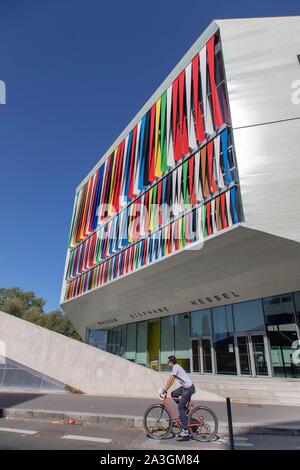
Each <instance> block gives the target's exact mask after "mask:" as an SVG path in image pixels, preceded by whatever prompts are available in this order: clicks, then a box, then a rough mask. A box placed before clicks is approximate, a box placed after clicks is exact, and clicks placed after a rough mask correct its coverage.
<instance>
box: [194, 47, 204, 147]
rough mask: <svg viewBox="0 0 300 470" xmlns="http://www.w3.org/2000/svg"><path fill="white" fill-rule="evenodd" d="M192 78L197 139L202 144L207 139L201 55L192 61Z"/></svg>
mask: <svg viewBox="0 0 300 470" xmlns="http://www.w3.org/2000/svg"><path fill="white" fill-rule="evenodd" d="M192 78H193V96H194V108H195V121H196V138H197V140H199V141H200V142H202V140H204V139H205V134H204V126H203V120H202V115H201V108H200V101H199V55H198V54H197V55H196V56H195V57H194V58H193V60H192Z"/></svg>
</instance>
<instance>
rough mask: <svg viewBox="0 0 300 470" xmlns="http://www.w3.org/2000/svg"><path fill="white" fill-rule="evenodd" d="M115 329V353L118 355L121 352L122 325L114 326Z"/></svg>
mask: <svg viewBox="0 0 300 470" xmlns="http://www.w3.org/2000/svg"><path fill="white" fill-rule="evenodd" d="M116 330H117V335H116V355H117V356H120V352H121V334H122V327H121V326H119V327H118V328H116Z"/></svg>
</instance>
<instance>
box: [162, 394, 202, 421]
mask: <svg viewBox="0 0 300 470" xmlns="http://www.w3.org/2000/svg"><path fill="white" fill-rule="evenodd" d="M179 400H180V398H178V397H174V398H168V397H167V396H166V397H165V398H162V402H163V404H164V405H165V407H166V408H167V409H168V411H169V412H170V414H171V416H172V418H173V422H177V423H179V424H180V426H181V424H182V423H181V419H180V417H179V416H178V415H177V414H176V413H175V411H174V410H173V408H172V407H171V406H170V405H169V403H168V402H172V401H179ZM192 408H195V407H194V405H193V403H192V402H191V401H190V400H189V402H188V403H187V408H186V413H187V415H189V413H190V412H191V410H192ZM201 418H203V417H202V416H201ZM199 424H200V425H203V424H204V422H203V423H199ZM199 424H190V425H189V427H197V426H199Z"/></svg>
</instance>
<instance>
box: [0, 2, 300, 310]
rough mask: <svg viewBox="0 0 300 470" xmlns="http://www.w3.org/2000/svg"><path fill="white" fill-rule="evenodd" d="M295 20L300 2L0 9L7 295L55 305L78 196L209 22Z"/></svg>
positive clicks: (1, 237) (1, 211)
mask: <svg viewBox="0 0 300 470" xmlns="http://www.w3.org/2000/svg"><path fill="white" fill-rule="evenodd" d="M297 14H300V4H299V0H285V1H282V0H270V1H269V0H259V1H258V0H252V1H251V2H245V1H241V0H240V1H230V0H228V1H226V2H225V1H219V0H214V1H209V2H207V7H205V2H204V1H200V0H198V1H196V0H181V1H179V0H151V1H142V0H139V1H138V0H127V1H121V0H119V1H114V0H110V1H102V0H0V80H3V81H5V83H6V87H7V104H6V105H0V165H1V166H0V221H1V225H0V227H1V231H0V242H1V243H0V287H11V286H20V287H22V288H24V289H28V290H34V291H35V292H36V293H37V294H38V295H39V296H42V297H44V298H45V299H46V300H47V304H46V310H47V311H49V310H51V309H55V308H56V307H57V306H58V303H59V295H60V288H61V282H62V276H63V269H64V263H65V254H66V247H67V239H68V233H69V226H70V219H71V211H72V205H73V199H74V191H75V188H76V186H77V185H78V184H79V182H80V181H81V180H82V179H83V178H84V176H85V175H86V174H87V173H88V172H89V171H90V169H91V168H92V167H93V166H94V165H95V164H96V162H97V161H98V160H99V158H100V157H101V155H102V154H103V153H104V152H105V151H106V150H107V148H108V147H109V146H110V145H111V143H112V142H113V140H114V139H115V138H116V137H117V136H118V135H119V134H120V132H121V131H122V130H123V128H124V127H125V126H126V125H127V124H128V122H129V121H130V119H131V118H132V117H133V116H134V115H135V114H136V112H137V111H138V110H139V109H140V108H141V106H142V105H143V104H144V103H145V101H146V100H147V99H148V98H149V97H150V96H151V94H152V93H153V92H154V91H155V89H156V88H157V87H158V85H159V84H160V83H161V82H162V81H163V80H164V78H165V77H166V76H167V74H168V73H169V72H170V71H171V69H172V68H173V67H174V66H175V65H176V63H177V62H178V61H179V59H180V58H181V57H182V56H183V55H184V53H185V52H186V51H187V49H188V48H189V47H190V46H191V45H192V43H193V42H194V41H195V39H197V37H198V36H199V35H200V33H201V32H202V31H203V29H204V28H205V27H206V26H207V25H208V24H209V23H210V21H211V20H213V19H214V18H234V17H251V16H286V15H297ZM299 52H300V51H299Z"/></svg>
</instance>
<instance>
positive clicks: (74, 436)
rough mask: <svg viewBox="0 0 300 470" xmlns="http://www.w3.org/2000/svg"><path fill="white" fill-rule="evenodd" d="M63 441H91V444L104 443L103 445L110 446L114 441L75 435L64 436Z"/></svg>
mask: <svg viewBox="0 0 300 470" xmlns="http://www.w3.org/2000/svg"><path fill="white" fill-rule="evenodd" d="M62 439H74V440H77V441H91V442H102V443H103V444H109V443H110V442H111V441H112V440H111V439H105V438H104V437H91V436H77V435H75V434H66V435H65V436H62Z"/></svg>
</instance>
